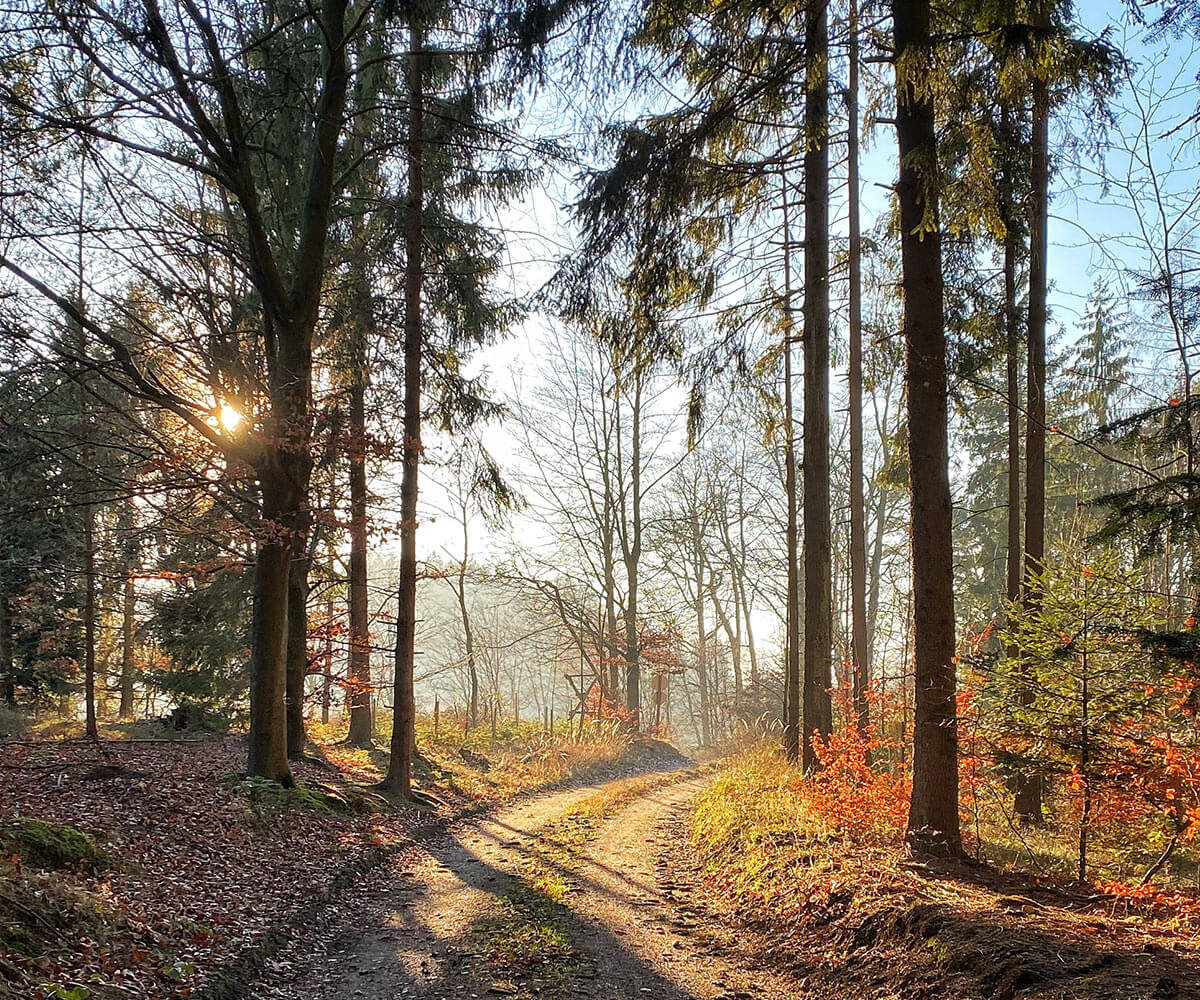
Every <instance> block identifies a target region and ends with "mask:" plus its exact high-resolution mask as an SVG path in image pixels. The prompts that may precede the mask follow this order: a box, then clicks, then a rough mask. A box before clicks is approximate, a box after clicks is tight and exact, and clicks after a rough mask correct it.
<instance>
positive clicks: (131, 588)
mask: <svg viewBox="0 0 1200 1000" xmlns="http://www.w3.org/2000/svg"><path fill="white" fill-rule="evenodd" d="M134 570H135V567H134V566H126V567H125V593H124V595H123V598H122V601H121V707H120V710H119V712H118V714H119V716H120V718H121V719H123V720H129V719H132V718H133V671H134V650H135V647H134V642H135V635H134V632H135V626H136V625H137V618H136V615H137V581H136V579H135V578H134Z"/></svg>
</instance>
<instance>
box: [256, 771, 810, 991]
mask: <svg viewBox="0 0 1200 1000" xmlns="http://www.w3.org/2000/svg"><path fill="white" fill-rule="evenodd" d="M703 784H704V779H703V778H701V777H699V776H698V775H697V773H696V772H695V771H694V770H686V769H685V770H680V771H678V772H676V773H673V774H669V775H667V776H665V777H664V778H663V779H662V781H661V782H658V783H657V786H656V787H652V788H650V790H648V791H642V790H641V788H640V787H638V786H634V787H633V789H632V792H633V796H632V801H630V802H628V803H625V802H624V801H623V800H622V798H621V795H622V782H621V781H617V782H610V783H608V784H606V785H590V786H586V787H581V788H572V789H569V790H563V791H558V792H554V793H552V794H549V795H544V796H541V797H539V798H537V799H535V800H531V801H526V802H523V803H521V804H518V805H515V806H510V807H507V808H505V809H502V810H500V811H499V812H497V813H496V814H494V815H492V816H489V817H485V818H477V819H471V820H468V821H465V822H463V823H461V824H458V825H456V826H455V827H453V828H451V829H450V830H448V831H446V832H445V833H444V834H443V835H441V836H437V837H435V838H433V839H431V840H428V841H426V842H423V843H422V844H420V845H419V846H418V847H417V848H415V849H414V850H413V851H411V852H408V853H407V854H405V855H404V856H402V857H399V858H397V859H395V861H394V862H393V863H392V864H390V865H388V866H385V867H384V868H383V869H380V870H379V871H377V872H376V873H375V874H374V875H372V876H371V877H370V878H369V879H368V880H367V881H366V882H365V883H363V884H362V885H360V886H359V888H358V889H357V891H356V893H355V896H356V898H355V899H354V900H353V901H351V902H349V903H348V904H347V905H346V906H343V907H340V908H339V909H338V910H337V911H336V912H334V911H330V912H329V913H328V914H327V916H326V922H325V923H323V924H322V925H320V926H316V927H313V928H311V929H310V931H307V932H305V933H304V934H303V935H302V936H297V938H296V939H295V940H294V941H293V942H292V944H291V946H290V947H288V948H287V949H285V951H284V952H282V953H281V954H280V955H279V956H278V957H277V958H276V959H274V960H272V961H271V962H270V963H269V971H268V973H267V974H266V975H265V976H264V977H263V979H262V980H261V981H260V982H259V983H258V984H257V985H256V986H255V988H254V989H253V990H252V992H251V994H250V996H251V997H252V998H253V1000H308V998H312V1000H316V998H325V997H335V996H336V997H347V998H349V997H362V998H365V1000H385V998H388V1000H390V998H393V997H403V996H425V997H431V998H441V997H445V998H454V997H480V996H484V995H488V994H491V995H510V996H520V997H581V998H589V1000H617V998H622V1000H625V998H630V997H639V996H646V997H654V998H663V1000H691V998H695V1000H699V998H706V1000H708V998H730V1000H733V998H739V1000H741V998H751V997H762V998H764V1000H776V998H778V1000H782V998H784V997H792V996H795V995H796V994H795V991H794V988H793V984H792V983H791V981H790V980H789V979H788V978H787V977H786V976H785V975H782V974H778V973H775V972H762V971H758V970H754V969H753V967H752V966H744V965H743V964H741V962H740V960H739V959H738V958H737V957H734V958H730V957H728V956H725V955H723V954H722V953H721V952H720V951H719V950H715V949H714V946H713V939H712V937H711V936H710V935H708V934H706V933H700V930H701V928H700V921H698V920H697V919H696V917H695V916H694V915H693V911H692V910H691V909H690V908H689V907H688V906H687V905H686V904H685V903H683V902H682V901H680V900H679V899H678V891H677V887H676V884H675V883H674V881H673V880H672V878H671V877H670V873H669V871H667V870H666V869H665V868H664V867H663V865H662V864H661V857H662V855H663V854H664V852H665V850H666V847H667V846H668V844H669V843H670V841H671V839H672V838H673V837H674V836H675V835H676V834H675V832H674V831H672V830H670V829H668V827H667V826H666V824H667V823H668V822H669V821H670V820H671V818H672V816H673V815H674V814H675V813H676V812H677V811H678V810H679V809H680V807H682V806H684V805H686V804H687V803H688V802H689V801H690V800H691V798H692V797H693V796H694V795H695V794H696V792H697V791H698V790H699V789H700V788H701V787H703ZM606 797H607V800H611V801H612V802H614V805H613V807H612V808H611V810H610V811H608V812H604V813H603V814H602V815H600V816H599V818H598V819H595V823H594V825H593V826H591V827H589V830H588V833H587V835H586V836H584V837H582V838H579V837H572V838H568V839H569V843H570V846H564V842H563V840H562V839H561V838H559V837H558V835H557V834H556V833H555V828H556V827H562V826H563V825H564V822H565V825H566V826H567V827H568V828H569V827H570V826H571V825H572V824H571V820H572V819H577V818H578V817H573V816H572V815H571V813H572V810H573V809H576V808H580V807H586V806H587V805H588V804H589V803H590V802H592V801H595V800H597V799H600V800H605V799H606ZM593 812H594V810H593ZM546 885H554V886H557V887H558V890H557V891H555V892H552V893H551V894H550V895H549V896H548V895H547V893H546V891H545V889H544V887H545V886H546ZM564 890H565V891H564ZM514 942H523V945H522V947H524V949H525V950H524V952H523V953H519V954H514V953H513V950H514ZM519 950H520V949H519V948H518V951H519Z"/></svg>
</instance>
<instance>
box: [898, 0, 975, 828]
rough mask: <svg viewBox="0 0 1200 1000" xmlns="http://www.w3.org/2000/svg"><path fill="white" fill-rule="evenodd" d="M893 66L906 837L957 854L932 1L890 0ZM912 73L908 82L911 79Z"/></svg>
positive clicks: (951, 582) (951, 588)
mask: <svg viewBox="0 0 1200 1000" xmlns="http://www.w3.org/2000/svg"><path fill="white" fill-rule="evenodd" d="M892 16H893V31H894V35H895V53H896V66H897V80H896V132H897V136H898V140H899V155H900V172H899V181H898V185H897V194H898V198H899V204H900V249H901V260H902V264H903V287H904V338H905V344H906V358H905V381H906V387H907V391H908V428H909V433H908V454H909V478H910V480H911V488H912V557H913V588H912V591H913V632H914V635H913V645H914V655H915V664H914V679H915V695H914V719H913V789H912V800H911V802H910V807H909V814H908V831H909V837H910V839H912V840H913V841H915V842H917V843H921V844H924V845H928V846H934V845H938V846H941V847H943V848H948V849H950V850H952V851H957V850H959V849H960V846H961V838H960V834H959V818H958V720H957V714H956V704H955V675H954V551H953V541H952V534H951V532H952V515H951V504H950V477H949V449H948V445H947V425H946V420H947V381H946V330H945V320H944V313H943V302H942V294H943V284H942V260H941V257H942V253H941V248H942V241H941V231H940V223H939V220H938V190H937V178H936V176H935V175H933V174H932V173H931V171H932V169H933V168H932V167H927V168H925V169H922V164H930V165H932V164H936V163H937V140H936V133H935V130H934V106H933V98H932V95H931V93H930V92H929V90H928V89H927V88H925V87H924V86H922V85H921V82H920V81H919V80H918V79H916V77H917V76H919V74H920V73H921V72H922V71H921V69H920V66H921V65H922V63H923V62H924V61H925V58H926V57H927V55H928V51H929V45H930V38H929V0H903V2H902V0H893V4H892ZM910 74H911V76H910Z"/></svg>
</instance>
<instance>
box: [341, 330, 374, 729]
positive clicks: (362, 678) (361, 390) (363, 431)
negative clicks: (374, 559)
mask: <svg viewBox="0 0 1200 1000" xmlns="http://www.w3.org/2000/svg"><path fill="white" fill-rule="evenodd" d="M354 341H355V343H354V346H355V350H354V360H353V366H354V370H353V371H352V372H351V381H350V469H349V478H350V580H349V584H350V587H349V590H350V594H349V596H350V609H349V610H350V664H349V667H350V669H349V675H350V732H349V733H348V735H347V737H346V740H347V742H348V743H350V745H351V746H356V747H370V746H371V745H372V743H373V739H374V735H375V734H374V731H373V730H374V727H373V726H372V724H371V634H370V625H369V622H368V610H367V427H366V424H367V416H366V392H367V389H366V383H367V372H366V349H365V348H366V344H365V343H364V341H365V337H364V334H363V330H362V327H361V325H360V324H358V323H356V324H355V325H354Z"/></svg>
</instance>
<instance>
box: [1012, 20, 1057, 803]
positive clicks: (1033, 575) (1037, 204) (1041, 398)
mask: <svg viewBox="0 0 1200 1000" xmlns="http://www.w3.org/2000/svg"><path fill="white" fill-rule="evenodd" d="M1034 23H1035V25H1036V26H1037V27H1040V28H1045V27H1048V26H1049V11H1048V8H1047V7H1046V5H1045V4H1044V3H1043V4H1039V5H1038V8H1037V9H1036V11H1035V14H1034ZM1031 138H1032V143H1033V155H1032V159H1031V161H1030V174H1029V180H1030V188H1031V190H1030V195H1031V197H1030V219H1029V330H1028V333H1027V335H1026V336H1027V350H1028V366H1029V371H1028V373H1027V392H1028V401H1027V404H1026V417H1025V560H1024V562H1025V573H1024V581H1025V592H1024V595H1023V600H1024V604H1025V607H1026V608H1027V609H1029V610H1030V611H1033V612H1036V610H1037V609H1038V608H1039V607H1040V606H1041V602H1042V595H1041V579H1040V578H1041V572H1042V569H1043V566H1044V559H1045V554H1046V252H1047V233H1046V221H1047V214H1048V211H1049V196H1050V89H1049V87H1048V86H1047V82H1046V79H1045V75H1044V74H1043V73H1042V72H1041V71H1040V70H1039V71H1038V72H1036V73H1035V74H1034V78H1033V129H1032V135H1031ZM1023 670H1024V672H1025V675H1026V676H1025V677H1024V679H1023V683H1022V687H1021V703H1022V704H1023V705H1025V706H1026V707H1028V706H1029V705H1032V704H1033V701H1034V687H1035V684H1036V681H1035V679H1034V678H1033V676H1032V673H1033V667H1032V665H1031V664H1024V665H1023ZM1013 808H1014V811H1015V812H1016V814H1017V816H1018V817H1019V818H1020V819H1021V821H1022V822H1025V823H1033V824H1040V823H1042V822H1044V819H1045V818H1044V816H1043V814H1042V776H1041V775H1040V774H1038V773H1033V772H1029V773H1022V774H1019V775H1018V776H1017V790H1016V796H1015V798H1014V802H1013Z"/></svg>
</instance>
